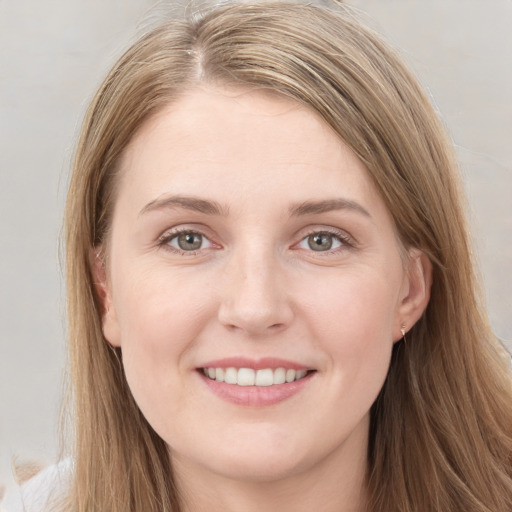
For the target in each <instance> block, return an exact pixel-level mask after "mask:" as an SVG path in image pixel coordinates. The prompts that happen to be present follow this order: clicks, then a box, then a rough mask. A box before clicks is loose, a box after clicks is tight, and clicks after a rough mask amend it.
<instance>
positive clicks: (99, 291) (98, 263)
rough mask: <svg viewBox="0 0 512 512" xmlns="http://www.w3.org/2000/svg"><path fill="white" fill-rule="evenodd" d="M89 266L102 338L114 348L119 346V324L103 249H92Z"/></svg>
mask: <svg viewBox="0 0 512 512" xmlns="http://www.w3.org/2000/svg"><path fill="white" fill-rule="evenodd" d="M89 258H90V265H91V271H92V275H93V280H94V281H93V284H94V288H95V291H96V296H97V297H98V299H99V302H100V307H101V311H100V313H101V325H102V330H103V336H104V337H105V339H106V340H107V341H108V342H109V343H110V344H111V345H112V346H114V347H120V346H121V336H120V329H119V322H118V320H117V315H116V310H115V308H114V303H113V301H112V291H111V286H110V283H109V282H108V278H107V272H106V269H105V261H104V258H103V248H102V247H101V246H99V247H94V249H91V252H90V256H89Z"/></svg>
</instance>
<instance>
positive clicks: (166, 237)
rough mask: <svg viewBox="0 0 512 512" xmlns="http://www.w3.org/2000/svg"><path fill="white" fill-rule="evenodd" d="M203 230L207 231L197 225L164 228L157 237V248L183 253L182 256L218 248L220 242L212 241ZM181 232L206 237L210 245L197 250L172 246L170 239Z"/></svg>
mask: <svg viewBox="0 0 512 512" xmlns="http://www.w3.org/2000/svg"><path fill="white" fill-rule="evenodd" d="M205 231H208V230H206V229H201V228H198V227H192V226H186V225H185V226H176V227H174V228H170V229H166V230H165V231H164V233H163V234H162V235H160V236H159V237H158V239H157V245H158V247H159V248H162V249H164V250H168V251H170V252H172V253H174V254H179V255H184V256H194V255H197V254H198V253H200V252H202V251H205V250H208V249H211V248H214V249H218V248H220V244H218V243H216V242H214V241H213V240H212V236H210V235H207V234H206V233H205ZM182 233H192V234H196V235H200V236H201V237H203V238H204V239H206V240H207V241H208V242H209V243H210V245H209V246H208V247H204V248H200V249H197V250H191V251H184V250H182V249H179V248H178V247H174V246H172V245H170V243H169V242H170V241H171V240H173V239H174V238H176V237H178V236H179V235H181V234H182Z"/></svg>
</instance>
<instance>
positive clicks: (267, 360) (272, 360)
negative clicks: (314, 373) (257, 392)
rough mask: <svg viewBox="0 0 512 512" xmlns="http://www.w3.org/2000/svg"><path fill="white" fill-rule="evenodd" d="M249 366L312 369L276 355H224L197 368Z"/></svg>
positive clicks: (273, 368) (255, 368) (254, 367)
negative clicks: (256, 357)
mask: <svg viewBox="0 0 512 512" xmlns="http://www.w3.org/2000/svg"><path fill="white" fill-rule="evenodd" d="M230 367H231V368H251V369H253V370H264V369H266V368H270V369H272V370H275V369H276V368H285V369H286V370H312V369H313V368H310V367H307V366H304V365H303V364H299V363H295V362H293V361H287V360H285V359H279V358H277V357H263V358H260V359H249V358H247V357H226V358H224V359H216V360H215V361H208V362H206V363H204V364H202V365H201V366H200V367H198V369H199V368H230Z"/></svg>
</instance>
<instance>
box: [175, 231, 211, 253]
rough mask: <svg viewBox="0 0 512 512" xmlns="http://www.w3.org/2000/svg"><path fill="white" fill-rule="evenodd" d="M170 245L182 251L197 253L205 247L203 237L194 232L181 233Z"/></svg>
mask: <svg viewBox="0 0 512 512" xmlns="http://www.w3.org/2000/svg"><path fill="white" fill-rule="evenodd" d="M170 245H172V246H173V247H176V248H177V249H181V250H182V251H197V250H198V249H201V247H202V245H203V235H201V234H199V233H193V232H185V233H180V234H179V235H177V236H175V237H174V238H173V239H172V240H171V241H170Z"/></svg>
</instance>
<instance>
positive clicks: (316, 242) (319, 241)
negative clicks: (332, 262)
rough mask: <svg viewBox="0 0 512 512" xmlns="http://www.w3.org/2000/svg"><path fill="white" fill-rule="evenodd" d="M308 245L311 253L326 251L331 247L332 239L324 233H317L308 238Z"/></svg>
mask: <svg viewBox="0 0 512 512" xmlns="http://www.w3.org/2000/svg"><path fill="white" fill-rule="evenodd" d="M308 245H309V247H310V248H311V249H313V251H328V250H329V249H330V248H331V247H332V237H331V235H328V234H325V233H317V234H316V235H311V236H310V237H309V240H308Z"/></svg>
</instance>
